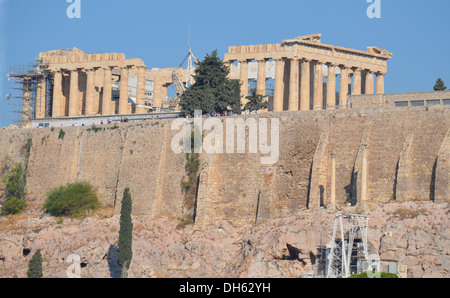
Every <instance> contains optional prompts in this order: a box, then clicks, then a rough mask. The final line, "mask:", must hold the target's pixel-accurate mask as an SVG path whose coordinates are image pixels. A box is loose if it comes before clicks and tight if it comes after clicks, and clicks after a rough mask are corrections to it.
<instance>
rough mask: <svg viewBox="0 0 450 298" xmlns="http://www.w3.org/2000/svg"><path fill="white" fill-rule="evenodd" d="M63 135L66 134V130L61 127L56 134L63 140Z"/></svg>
mask: <svg viewBox="0 0 450 298" xmlns="http://www.w3.org/2000/svg"><path fill="white" fill-rule="evenodd" d="M65 136H66V132H65V131H64V130H63V129H62V128H61V130H60V131H59V134H58V139H59V140H64V137H65Z"/></svg>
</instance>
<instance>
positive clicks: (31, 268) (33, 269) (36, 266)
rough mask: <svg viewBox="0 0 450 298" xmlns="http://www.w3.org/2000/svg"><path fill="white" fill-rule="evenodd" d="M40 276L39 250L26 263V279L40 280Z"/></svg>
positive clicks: (40, 260)
mask: <svg viewBox="0 0 450 298" xmlns="http://www.w3.org/2000/svg"><path fill="white" fill-rule="evenodd" d="M42 276H43V275H42V255H41V250H40V249H38V250H37V251H36V253H35V254H34V255H33V257H31V260H30V262H29V263H28V272H27V277H28V278H42Z"/></svg>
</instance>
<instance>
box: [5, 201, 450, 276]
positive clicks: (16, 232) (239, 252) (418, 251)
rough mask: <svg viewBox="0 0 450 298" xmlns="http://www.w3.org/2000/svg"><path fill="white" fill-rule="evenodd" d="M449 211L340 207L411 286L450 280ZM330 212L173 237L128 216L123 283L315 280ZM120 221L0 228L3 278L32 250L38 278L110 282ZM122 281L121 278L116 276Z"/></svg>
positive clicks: (185, 231)
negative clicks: (365, 222) (358, 220)
mask: <svg viewBox="0 0 450 298" xmlns="http://www.w3.org/2000/svg"><path fill="white" fill-rule="evenodd" d="M448 207H449V206H448V203H439V204H437V203H433V202H406V203H388V204H368V205H367V206H366V207H365V208H361V207H360V206H355V207H345V208H342V209H340V210H337V212H339V213H347V214H348V213H351V214H355V213H361V214H366V215H368V216H370V218H371V219H370V221H369V231H368V241H369V243H370V245H369V246H370V248H371V250H373V251H372V252H373V253H377V254H378V255H379V256H380V257H381V259H387V260H395V261H398V263H399V264H403V265H406V266H407V275H408V277H414V278H417V277H419V278H420V277H423V278H428V277H448V276H449V269H450V257H449V252H450V222H449V219H448V215H447V214H448V211H449V208H448ZM334 216H335V212H334V211H331V210H329V209H318V210H305V209H304V210H299V213H298V215H297V214H293V215H292V216H288V217H284V218H280V219H274V220H267V221H265V222H262V223H261V224H258V225H250V224H247V225H244V226H238V227H235V226H233V222H229V221H217V222H216V223H215V224H213V225H210V226H208V227H207V228H206V229H204V230H197V229H194V228H193V226H185V227H184V228H179V227H178V228H177V226H178V225H179V221H178V220H177V219H169V218H157V219H155V218H150V217H149V216H134V217H133V223H134V229H133V261H132V264H131V267H130V270H129V272H128V276H129V277H300V276H306V275H308V274H309V273H317V270H318V266H319V263H320V260H319V251H318V247H319V246H320V245H325V244H326V243H327V242H329V241H331V236H332V228H333V223H334ZM118 234H119V216H118V215H115V216H112V217H107V218H94V217H91V218H86V219H84V220H73V219H64V221H63V222H60V221H57V220H56V219H54V218H50V217H45V216H44V217H42V218H33V217H29V218H26V217H25V216H22V217H18V218H0V236H1V237H0V268H1V270H0V277H13V276H17V277H25V276H26V271H27V266H28V262H29V259H30V258H31V256H32V255H33V253H34V252H35V251H36V250H37V249H41V252H42V255H43V260H44V262H43V271H44V277H67V271H68V269H69V266H70V265H71V264H73V262H67V260H68V257H69V256H70V255H78V256H79V260H80V264H81V267H82V268H81V276H82V277H117V276H120V268H117V266H116V265H115V263H114V256H115V252H116V251H117V247H116V244H117V240H118ZM118 272H119V273H118Z"/></svg>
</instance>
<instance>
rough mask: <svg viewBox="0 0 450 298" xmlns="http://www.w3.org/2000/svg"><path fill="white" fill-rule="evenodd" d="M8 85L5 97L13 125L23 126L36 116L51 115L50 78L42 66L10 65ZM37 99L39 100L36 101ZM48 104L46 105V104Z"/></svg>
mask: <svg viewBox="0 0 450 298" xmlns="http://www.w3.org/2000/svg"><path fill="white" fill-rule="evenodd" d="M7 77H8V81H9V85H8V93H7V95H6V97H7V100H8V106H9V112H11V114H12V115H13V119H12V120H13V124H15V125H20V126H25V125H27V124H29V123H30V121H31V120H33V119H36V118H37V116H38V115H44V116H47V115H49V114H50V113H51V111H50V110H48V109H50V108H51V101H50V97H49V96H50V92H46V90H49V89H51V88H49V87H50V86H51V82H50V80H51V78H50V76H49V75H48V74H47V73H46V72H45V65H43V64H40V63H38V64H36V63H35V64H25V65H11V66H10V69H9V73H8V75H7ZM38 99H39V100H38ZM46 103H48V104H46Z"/></svg>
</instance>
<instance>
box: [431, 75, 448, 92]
mask: <svg viewBox="0 0 450 298" xmlns="http://www.w3.org/2000/svg"><path fill="white" fill-rule="evenodd" d="M444 90H447V87H446V86H445V85H444V81H443V80H442V79H441V78H438V79H437V80H436V84H435V85H434V91H444Z"/></svg>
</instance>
